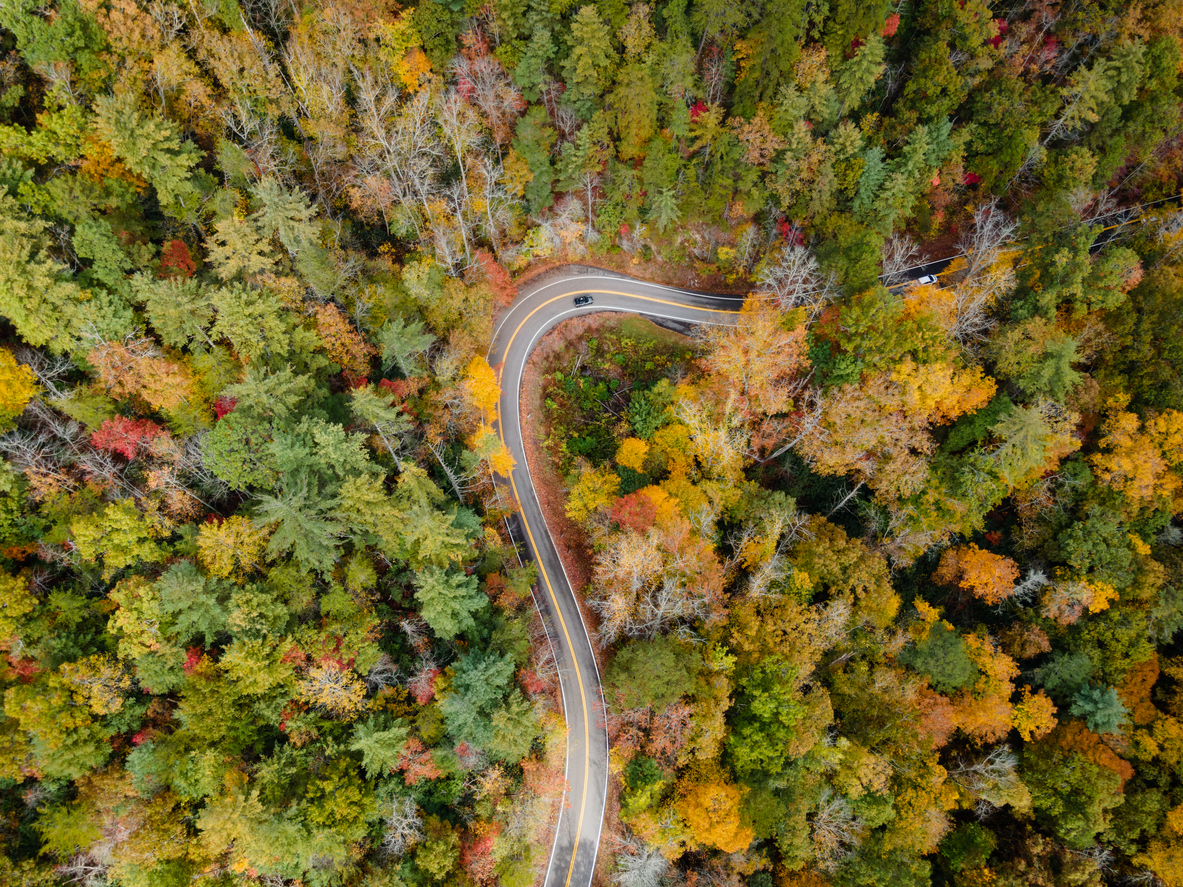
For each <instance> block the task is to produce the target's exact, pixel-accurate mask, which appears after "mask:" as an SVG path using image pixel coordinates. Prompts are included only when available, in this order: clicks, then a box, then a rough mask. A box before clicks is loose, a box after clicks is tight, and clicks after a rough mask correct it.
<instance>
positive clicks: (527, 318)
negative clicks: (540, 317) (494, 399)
mask: <svg viewBox="0 0 1183 887" xmlns="http://www.w3.org/2000/svg"><path fill="white" fill-rule="evenodd" d="M572 293H601V294H603V295H606V296H624V297H625V298H628V299H640V300H641V301H642V302H653V303H654V304H655V305H670V306H672V307H674V308H683V309H685V310H687V311H701V312H703V313H704V314H739V312H738V311H734V310H732V309H730V308H699V307H698V306H697V305H683V304H682V303H681V302H671V301H670V300H668V299H658V298H655V297H653V296H637V295H634V294H633V293H622V292H620V291H618V290H604V289H589V288H587V287H581V288H579V289H574V290H571V291H570V292H566V293H561V294H560V295H557V296H552V297H551V298H549V299H547V300H546V301H545V302H543V303H542V304H541V305H539V306H538V307H537V308H535V309H534V310H533V311H531V312H530V313H529V314H527V315H526V316H525V317H524V318H523V319H522V322H521V323H519V324H518V326H517V329H515V330H514V331H513V335H511V336H510V337H509V341H508V342H507V343H506V344H505V353H506V354H509V350H510V348H511V347H513V340H514V339H516V338H517V337H518V333H520V332H521V331H522V327H524V326H525V325H526V324H527V323H529V322H530V318H531V317H533V316H534V315H535V314H537V313H538V312H539V311H541V310H542V309H543V308H545V307H546V306H547V305H552V304H554V303H555V302H557V301H559V300H560V299H567V298H570V297H571V294H572ZM502 442H503V443H504V441H502Z"/></svg>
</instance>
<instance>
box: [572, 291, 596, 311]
mask: <svg viewBox="0 0 1183 887" xmlns="http://www.w3.org/2000/svg"><path fill="white" fill-rule="evenodd" d="M591 303H592V297H591V296H589V295H588V294H587V293H584V294H583V295H582V296H576V297H575V307H576V308H582V307H583V306H584V305H590V304H591Z"/></svg>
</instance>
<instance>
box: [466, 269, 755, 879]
mask: <svg viewBox="0 0 1183 887" xmlns="http://www.w3.org/2000/svg"><path fill="white" fill-rule="evenodd" d="M583 294H586V295H590V296H592V298H593V299H594V303H593V304H591V305H588V306H585V307H579V308H577V307H575V305H574V303H573V299H574V297H575V296H577V295H583ZM742 304H743V297H741V296H718V295H707V294H704V293H695V292H690V291H688V290H679V289H674V288H672V287H666V286H661V285H659V284H653V283H646V282H644V281H641V280H636V279H633V278H631V277H627V276H625V275H622V274H615V273H612V272H609V271H603V270H600V269H598V268H588V267H585V266H581V265H567V266H565V267H563V268H561V269H558V270H557V271H554V272H551V273H549V274H547V275H544V276H542V277H539V278H536V279H535V280H533V281H530V282H529V283H527V284H524V285H523V286H522V288H521V291H520V294H519V296H518V298H517V299H516V300H515V301H514V303H513V305H512V306H511V307H510V309H509V311H507V312H506V313H505V314H503V315H502V316H501V318H500V320H499V321H498V323H497V328H496V330H495V331H494V333H493V344H492V346H491V347H490V349H489V363H490V364H492V365H493V366H494V367H497V366H498V365H499V364H500V365H501V366H500V375H501V401H500V403H499V405H498V415H497V431H498V433H499V434H500V435H501V439H502V440H503V441H504V443H505V445H506V447H507V448H508V449H509V452H510V454H511V455H512V456H513V458H514V462H515V467H514V469H513V470H512V471H511V472H510V474H509V477H507V478H501V479H500V480H501V481H502V482H504V483H507V484H508V485H509V488H510V490H511V491H512V492H513V496H514V498H515V499H516V500H517V502H518V504H519V505H520V507H521V511H520V513H519V519H518V520H517V521H516V527H514V526H512V525H511V530H512V531H513V534H514V535H515V537H519V538H516V539H515V541H520V542H524V543H525V544H526V546H527V547H528V549H529V552H530V554H531V555H532V556H533V558H534V561H535V563H536V564H537V565H538V591H539V593H537V594H536V595H535V602H536V603H537V604H538V608H539V611H540V612H541V614H542V618H543V623H544V624H545V625H546V626H547V631H548V632H549V634H550V639H551V643H552V645H553V646H554V651H555V658H556V660H557V663H558V670H559V681H560V683H561V685H562V692H563V711H564V715H565V716H566V720H567V771H566V776H567V793H566V797H565V798H564V801H565V802H566V803H565V804H564V805H563V808H562V810H561V812H560V814H559V822H558V825H557V827H556V829H555V839H554V844H553V846H552V847H551V852H550V862H549V864H548V865H547V870H546V880H545V881H544V887H588V885H589V884H590V883H591V879H592V873H593V872H594V870H595V867H596V854H597V852H598V850H599V845H600V830H601V828H602V826H603V822H604V803H605V800H606V798H607V790H608V733H607V730H606V729H605V727H604V721H603V710H604V697H603V694H602V693H601V691H600V674H599V670H598V668H597V666H596V659H595V655H594V654H593V652H592V646H591V641H590V640H589V639H588V635H587V628H586V626H585V625H584V624H583V616H582V614H581V613H580V610H579V605H578V604H577V603H576V600H575V592H574V590H573V589H572V588H571V583H570V581H569V580H568V578H567V574H566V571H565V570H564V568H563V563H562V561H561V560H560V559H559V555H558V552H557V551H556V550H555V546H554V542H553V541H552V540H551V536H550V531H549V530H548V529H547V526H546V521H545V520H544V518H543V515H542V509H541V507H540V506H539V504H538V497H537V495H536V494H535V492H534V484H533V482H532V481H531V479H530V468H529V466H528V465H527V464H526V451H525V446H524V442H523V438H522V425H521V412H520V404H519V397H520V393H521V387H522V375H523V373H524V371H525V368H526V361H527V360H528V359H529V357H530V352H531V351H533V350H534V346H535V345H536V344H538V341H539V339H541V338H542V337H543V336H544V335H545V334H546V333H547V332H548V331H550V330H551V329H553V328H554V327H555V326H556V325H557V324H558V323H560V322H561V321H563V320H566V319H568V318H571V317H575V316H578V315H580V314H588V313H591V312H594V311H616V312H621V313H629V314H640V315H644V316H647V317H651V318H655V319H659V320H666V321H679V322H682V323H694V324H698V323H717V324H730V323H732V322H733V321H734V317H735V314H736V313H737V312H738V310H739V308H740V306H741V305H742Z"/></svg>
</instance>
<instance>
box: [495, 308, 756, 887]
mask: <svg viewBox="0 0 1183 887" xmlns="http://www.w3.org/2000/svg"><path fill="white" fill-rule="evenodd" d="M572 292H593V293H600V294H603V295H609V296H624V297H626V298H629V299H640V300H641V301H643V302H653V303H655V304H657V305H670V306H672V307H675V308H681V309H683V310H688V311H702V312H704V313H708V314H738V313H739V312H738V311H732V310H728V309H726V308H700V307H698V306H696V305H684V304H683V303H681V302H673V301H669V300H667V299H657V298H654V297H653V296H638V295H634V294H633V293H622V292H619V291H617V290H602V289H592V290H588V289H586V288H580V289H578V290H572ZM570 296H571V292H567V293H563V294H561V295H558V296H554V297H552V298H550V299H547V300H546V301H545V302H543V303H542V304H541V305H539V306H538V307H537V308H535V309H534V310H533V311H531V312H530V313H529V314H527V315H526V317H525V318H524V319H523V320H522V322H521V323H519V324H518V325H517V328H516V329H515V330H514V331H513V334H512V335H511V336H510V337H509V342H507V343H506V345H505V352H504V354H506V355H508V354H509V352H510V349H511V348H512V347H513V342H514V339H516V338H517V337H518V333H520V332H521V331H522V327H524V326H525V325H526V324H527V323H529V322H530V318H532V317H533V316H534V315H535V314H537V313H538V312H539V311H541V310H542V309H543V308H545V307H546V306H547V305H552V304H554V303H555V302H557V301H559V300H560V299H566V298H570ZM497 429H498V431H499V432H500V434H501V443H502V445H505V431H504V426H503V425H502V422H501V401H500V399H498V401H497ZM523 443H524V441H523ZM523 455H524V454H523ZM509 485H510V487H511V488H512V489H513V497H514V499H516V500H517V502H518V504H519V507H520V505H521V501H522V499H521V497H520V496H519V495H518V485H517V483H516V482H515V481H514V479H513V469H510V471H509ZM521 515H522V526H524V527H525V528H526V536H527V538H529V540H530V547H531V548H532V549H534V551H535V552H537V551H538V545H537V543H535V541H534V532H533V530H531V529H530V522H529V521H528V520H526V513H525V511H524V510H523V511H522V513H521ZM536 563H537V564H538V572H539V573H540V574H541V575H542V581H543V582H544V583H545V585H546V591H547V594H549V595H550V601H551V604H552V605H553V606H554V610H555V613H556V615H557V616H558V617H559V625H560V626H561V627H562V629H563V637H564V638H565V639H566V641H567V649H568V650H569V651H570V653H571V663H572V665H573V666H574V667H575V682H576V683H577V684H578V685H579V701H580V704H581V706H582V709H583V802H582V803H581V804H580V806H579V819H578V820H577V822H576V825H575V843H574V846H573V847H572V848H571V863H570V865H568V866H567V878H566V880H565V881H564V882H563V884H564V887H571V876H572V875H573V874H574V873H575V855H576V853H577V852H578V851H579V836H580V834H581V833H582V832H583V820H584V817H585V815H586V813H587V790H588V777H589V775H590V773H591V713H590V712H589V711H588V708H587V690H586V689H585V688H584V685H583V672H582V670H581V669H580V668H579V659H578V657H577V656H576V655H575V646H574V645H573V644H572V643H571V632H570V631H569V630H568V629H567V620H566V619H564V618H563V611H562V609H561V608H560V607H559V600H558V597H557V596H556V595H555V590H554V586H552V585H551V582H550V576H549V575H548V574H547V572H546V566H545V564H543V563H542V560H541V558H539V559H538V560H537V561H536ZM593 655H594V653H593ZM568 729H570V725H568ZM561 815H562V814H561V813H560V816H561ZM556 827H557V826H556Z"/></svg>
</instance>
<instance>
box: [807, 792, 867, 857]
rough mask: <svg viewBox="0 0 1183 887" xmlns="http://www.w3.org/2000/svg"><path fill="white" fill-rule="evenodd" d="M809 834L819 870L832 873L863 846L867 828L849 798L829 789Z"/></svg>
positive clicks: (823, 795) (822, 797)
mask: <svg viewBox="0 0 1183 887" xmlns="http://www.w3.org/2000/svg"><path fill="white" fill-rule="evenodd" d="M810 831H811V838H812V839H813V854H814V858H815V859H816V860H817V864H818V866H819V867H820V868H821V869H822V870H824V871H827V872H833V871H835V870H837V868H838V866H839V865H841V863H842V860H844V859H846V858H847V857H848V856H850V855H851V854H852V853H853V852H854V850H855V848H856V847H858V845H859V844H860V843H861V842H862V840H863V836H864V835H865V834H866V831H867V828H866V824H865V823H864V822H863V821H862V819H861V818H859V817H858V816H856V815H855V813H854V811H853V810H851V809H850V803H849V802H848V801H847V800H846V798H844V797H842V795H839V794H835V793H834V792H832V791H830V789H828V788H827V789H824V790H823V791H822V796H821V800H820V802H819V804H818V810H817V813H816V814H815V815H814V817H813V822H812V824H811V827H810Z"/></svg>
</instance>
